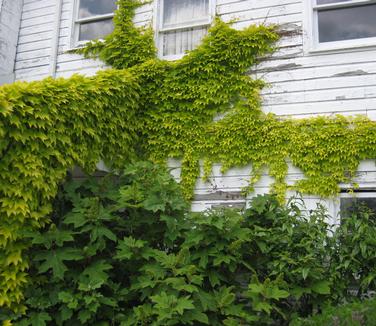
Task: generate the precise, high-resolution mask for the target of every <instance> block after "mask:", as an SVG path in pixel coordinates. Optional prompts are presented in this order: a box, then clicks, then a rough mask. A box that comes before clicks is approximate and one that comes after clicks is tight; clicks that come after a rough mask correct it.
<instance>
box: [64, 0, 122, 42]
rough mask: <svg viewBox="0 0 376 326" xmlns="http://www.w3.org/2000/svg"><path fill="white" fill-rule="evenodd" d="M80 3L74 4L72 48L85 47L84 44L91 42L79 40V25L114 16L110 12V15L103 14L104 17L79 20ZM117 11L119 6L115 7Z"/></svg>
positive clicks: (97, 16)
mask: <svg viewBox="0 0 376 326" xmlns="http://www.w3.org/2000/svg"><path fill="white" fill-rule="evenodd" d="M80 2H81V0H75V2H74V9H73V26H72V31H73V32H72V40H71V43H72V48H77V47H81V46H83V45H85V44H86V43H88V42H90V41H92V40H84V41H80V40H79V35H80V26H81V24H84V23H91V22H98V21H103V20H107V19H109V18H111V19H113V18H114V15H115V12H112V13H109V14H104V15H95V16H90V17H85V18H79V17H78V15H79V12H80ZM117 9H119V5H117ZM99 40H102V39H99Z"/></svg>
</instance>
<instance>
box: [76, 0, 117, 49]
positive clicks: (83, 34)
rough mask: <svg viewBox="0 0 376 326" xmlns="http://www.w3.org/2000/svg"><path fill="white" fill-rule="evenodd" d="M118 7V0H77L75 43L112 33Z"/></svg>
mask: <svg viewBox="0 0 376 326" xmlns="http://www.w3.org/2000/svg"><path fill="white" fill-rule="evenodd" d="M116 8H117V5H116V0H77V12H76V20H75V28H74V30H75V44H80V43H84V42H86V41H90V40H93V39H100V38H103V37H105V36H106V35H108V34H110V33H111V32H112V31H113V29H114V25H113V21H112V19H113V16H114V11H115V10H116Z"/></svg>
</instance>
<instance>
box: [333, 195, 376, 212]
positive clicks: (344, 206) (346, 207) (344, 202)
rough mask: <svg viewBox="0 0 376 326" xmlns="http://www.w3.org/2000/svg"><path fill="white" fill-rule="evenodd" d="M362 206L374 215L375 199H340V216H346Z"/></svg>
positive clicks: (375, 209) (375, 210)
mask: <svg viewBox="0 0 376 326" xmlns="http://www.w3.org/2000/svg"><path fill="white" fill-rule="evenodd" d="M362 206H367V207H368V208H370V209H371V210H372V211H373V212H374V213H375V214H376V198H371V197H369V198H353V197H351V198H341V205H340V208H341V215H342V216H346V215H347V216H348V215H349V214H351V213H353V212H355V211H356V210H358V209H359V208H360V207H362Z"/></svg>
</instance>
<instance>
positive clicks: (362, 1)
mask: <svg viewBox="0 0 376 326" xmlns="http://www.w3.org/2000/svg"><path fill="white" fill-rule="evenodd" d="M372 3H376V0H352V1H340V0H339V1H338V2H335V3H327V4H321V5H318V4H317V1H316V0H313V6H312V8H313V10H314V11H318V10H321V9H322V10H324V9H336V8H346V7H356V6H360V5H367V4H372Z"/></svg>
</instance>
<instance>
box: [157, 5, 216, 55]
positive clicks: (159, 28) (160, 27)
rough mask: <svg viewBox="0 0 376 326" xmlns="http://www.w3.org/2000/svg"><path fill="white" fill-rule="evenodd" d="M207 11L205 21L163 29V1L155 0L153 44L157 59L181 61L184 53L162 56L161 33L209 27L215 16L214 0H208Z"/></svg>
mask: <svg viewBox="0 0 376 326" xmlns="http://www.w3.org/2000/svg"><path fill="white" fill-rule="evenodd" d="M208 5H209V10H208V16H207V17H206V19H205V20H200V21H197V22H196V23H193V24H192V23H187V24H184V25H183V24H182V25H180V26H178V27H173V28H164V27H163V6H164V0H155V8H154V11H155V13H156V15H155V20H154V21H155V23H154V31H155V34H154V39H155V44H156V46H157V50H158V57H159V58H162V59H164V60H171V61H172V60H178V59H181V58H182V57H183V56H184V55H185V53H179V54H174V55H165V56H164V55H163V35H162V34H163V33H166V32H171V31H178V30H182V29H188V28H194V27H205V26H208V27H209V26H210V25H211V23H212V22H213V17H214V16H215V9H216V0H208Z"/></svg>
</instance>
